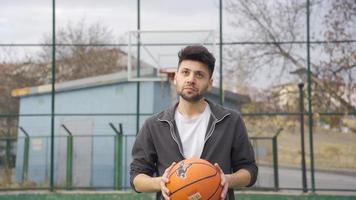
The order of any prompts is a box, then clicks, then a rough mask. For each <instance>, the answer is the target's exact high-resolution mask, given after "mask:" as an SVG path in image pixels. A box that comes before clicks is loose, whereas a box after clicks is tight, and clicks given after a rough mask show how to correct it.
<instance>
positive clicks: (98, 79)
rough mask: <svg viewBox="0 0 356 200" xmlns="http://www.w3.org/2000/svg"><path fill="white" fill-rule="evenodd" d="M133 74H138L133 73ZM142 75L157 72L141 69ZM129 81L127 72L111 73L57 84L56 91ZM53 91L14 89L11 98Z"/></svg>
mask: <svg viewBox="0 0 356 200" xmlns="http://www.w3.org/2000/svg"><path fill="white" fill-rule="evenodd" d="M133 73H136V72H135V71H133ZM140 73H141V75H142V76H147V75H151V74H153V73H155V72H154V69H152V68H145V69H141V70H140ZM127 81H128V79H127V71H126V70H125V71H121V72H117V73H111V74H105V75H100V76H94V77H88V78H82V79H77V80H72V81H66V82H62V83H56V85H55V90H56V91H57V92H61V91H70V90H77V89H83V88H90V87H98V86H103V85H110V84H114V83H120V82H127ZM51 91H52V85H51V84H46V85H40V86H34V87H25V88H19V89H14V90H12V91H11V96H13V97H22V96H30V95H36V94H45V93H50V92H51Z"/></svg>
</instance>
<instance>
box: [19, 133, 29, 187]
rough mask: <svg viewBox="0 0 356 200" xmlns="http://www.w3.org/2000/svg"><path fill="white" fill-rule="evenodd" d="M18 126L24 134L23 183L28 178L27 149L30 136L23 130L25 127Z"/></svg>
mask: <svg viewBox="0 0 356 200" xmlns="http://www.w3.org/2000/svg"><path fill="white" fill-rule="evenodd" d="M19 128H20V130H21V131H22V132H23V133H24V134H25V144H24V151H23V168H22V184H24V183H25V182H26V181H27V180H28V158H29V151H30V136H29V134H28V133H27V132H26V131H25V129H23V128H22V127H19Z"/></svg>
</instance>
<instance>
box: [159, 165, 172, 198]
mask: <svg viewBox="0 0 356 200" xmlns="http://www.w3.org/2000/svg"><path fill="white" fill-rule="evenodd" d="M175 164H176V163H175V162H173V163H172V164H171V166H169V167H168V168H167V169H166V170H165V171H164V173H163V175H162V177H161V182H160V185H161V192H162V196H163V197H164V199H165V200H169V199H170V198H169V190H168V188H167V187H166V184H167V183H168V182H169V179H168V174H169V172H170V171H171V168H172V167H173V166H174V165H175Z"/></svg>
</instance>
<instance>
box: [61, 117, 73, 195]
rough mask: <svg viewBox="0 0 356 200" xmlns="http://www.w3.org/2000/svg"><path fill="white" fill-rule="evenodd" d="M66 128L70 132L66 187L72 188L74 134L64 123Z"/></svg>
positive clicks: (68, 137)
mask: <svg viewBox="0 0 356 200" xmlns="http://www.w3.org/2000/svg"><path fill="white" fill-rule="evenodd" d="M62 127H63V128H64V130H65V131H66V132H67V133H68V136H67V168H66V169H67V170H66V187H67V190H70V189H72V186H73V134H72V133H71V132H70V131H69V129H68V128H67V127H66V126H65V125H64V124H62Z"/></svg>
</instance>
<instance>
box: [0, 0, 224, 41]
mask: <svg viewBox="0 0 356 200" xmlns="http://www.w3.org/2000/svg"><path fill="white" fill-rule="evenodd" d="M0 5H1V6H0V43H38V42H40V41H41V39H42V37H43V34H46V33H47V34H48V33H51V30H52V26H51V23H52V1H51V0H16V1H14V0H0ZM218 16H219V13H218V1H217V0H194V1H191V0H180V1H173V0H172V1H167V0H141V29H142V30H172V29H176V30H187V29H218V27H219V26H218V20H219V18H218ZM81 19H85V21H86V22H88V23H91V22H100V23H102V24H104V25H106V26H108V27H110V28H111V29H112V30H113V31H114V33H115V34H116V35H120V34H123V33H125V32H127V31H129V30H135V29H136V28H137V2H136V1H135V0H101V1H97V0H76V1H72V0H57V1H56V23H57V26H64V25H66V24H67V23H68V22H78V21H80V20H81Z"/></svg>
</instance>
